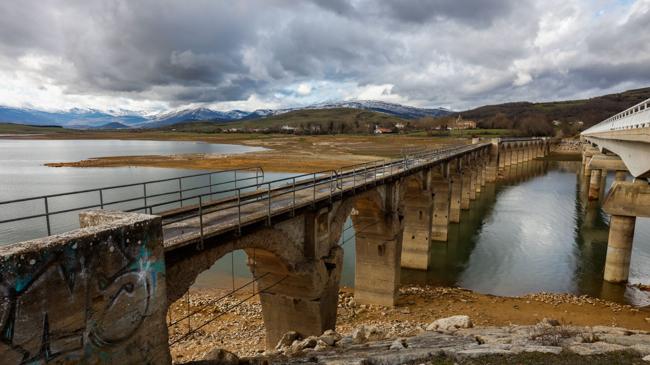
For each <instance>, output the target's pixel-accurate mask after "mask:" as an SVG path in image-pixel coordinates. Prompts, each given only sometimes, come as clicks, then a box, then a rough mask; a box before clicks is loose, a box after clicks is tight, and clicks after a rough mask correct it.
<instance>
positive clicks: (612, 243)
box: [595, 170, 650, 283]
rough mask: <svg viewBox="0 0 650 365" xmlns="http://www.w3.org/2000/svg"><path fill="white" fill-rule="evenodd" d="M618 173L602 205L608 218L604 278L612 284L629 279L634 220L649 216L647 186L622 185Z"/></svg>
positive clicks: (634, 183)
mask: <svg viewBox="0 0 650 365" xmlns="http://www.w3.org/2000/svg"><path fill="white" fill-rule="evenodd" d="M595 171H598V170H595ZM619 172H620V171H617V173H616V181H615V182H614V184H613V185H612V187H611V189H610V191H609V193H608V194H607V197H606V198H605V202H604V203H603V210H604V211H605V212H606V213H608V214H610V215H611V220H610V223H609V238H608V241H607V257H606V259H605V274H604V278H605V280H606V281H609V282H614V283H619V282H626V281H627V279H628V276H629V272H630V261H631V258H632V245H633V241H634V228H635V225H636V217H648V216H650V185H649V184H648V183H647V182H645V181H642V180H637V181H636V182H625V181H623V179H624V178H625V174H624V173H622V172H620V173H619Z"/></svg>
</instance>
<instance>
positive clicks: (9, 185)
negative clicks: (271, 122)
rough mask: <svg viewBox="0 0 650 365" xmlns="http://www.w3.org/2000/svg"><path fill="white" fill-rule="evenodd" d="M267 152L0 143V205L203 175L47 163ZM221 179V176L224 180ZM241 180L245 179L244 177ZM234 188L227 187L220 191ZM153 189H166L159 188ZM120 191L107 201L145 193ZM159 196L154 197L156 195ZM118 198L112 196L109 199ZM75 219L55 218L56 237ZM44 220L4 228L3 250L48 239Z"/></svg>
mask: <svg viewBox="0 0 650 365" xmlns="http://www.w3.org/2000/svg"><path fill="white" fill-rule="evenodd" d="M259 150H263V148H259V147H247V146H239V145H227V144H210V143H203V142H175V141H141V140H11V139H0V202H2V201H8V200H16V199H21V198H28V197H36V196H42V195H48V194H58V193H66V192H71V191H78V190H84V189H94V188H100V187H106V186H115V185H123V184H131V183H138V182H143V181H151V180H158V179H167V178H173V177H179V176H186V175H192V174H197V173H201V172H202V171H196V170H183V169H170V168H155V167H119V168H69V167H57V168H54V167H47V166H44V164H45V163H48V162H70V161H78V160H83V159H88V158H93V157H105V156H135V155H171V154H182V153H205V154H234V153H245V152H252V151H259ZM222 175H223V176H222ZM222 175H219V174H217V175H214V176H213V178H214V181H213V183H217V182H218V180H219V179H223V180H232V176H231V175H227V174H222ZM285 176H287V174H277V173H276V174H274V173H268V174H266V176H265V177H266V179H267V180H269V179H275V178H279V177H285ZM239 177H242V176H241V174H240V176H239ZM203 180H206V177H203V178H195V179H186V180H184V181H183V183H184V184H186V185H185V186H186V187H190V186H192V185H197V184H206V183H207V182H205V181H203ZM227 187H230V186H229V185H224V186H221V188H224V189H225V188H227ZM150 188H151V189H155V188H158V189H164V188H167V186H164V184H160V185H159V186H152V187H150ZM134 190H136V188H134V189H122V190H116V191H113V192H108V193H106V196H105V197H104V198H105V199H106V200H107V201H109V200H111V199H112V200H113V201H116V200H119V199H120V198H125V197H129V196H133V195H134V194H137V193H141V188H137V191H134ZM154 192H155V191H150V193H154ZM111 193H112V194H113V195H114V196H110V194H111ZM96 201H97V194H96V193H89V194H81V195H77V196H69V197H58V198H54V199H51V200H50V201H49V204H50V206H49V209H50V210H51V211H55V210H62V209H66V208H68V207H79V206H83V203H86V204H95V203H96ZM110 208H111V209H128V208H129V206H128V205H124V204H122V205H119V204H118V205H114V206H111V207H110ZM42 212H43V202H42V201H34V202H25V203H17V204H11V205H4V206H0V220H3V219H9V218H12V217H17V216H25V215H31V214H40V213H42ZM77 221H78V219H77V213H76V212H71V213H66V214H61V215H57V216H55V217H53V219H52V222H51V223H52V230H53V232H54V233H57V232H63V231H67V230H70V229H74V228H76V227H77V226H78V223H77ZM46 233H47V232H46V226H45V222H44V219H43V218H37V219H32V220H29V221H23V222H14V223H5V224H0V245H1V244H8V243H13V242H18V241H21V240H26V239H31V238H37V237H41V236H45V235H46Z"/></svg>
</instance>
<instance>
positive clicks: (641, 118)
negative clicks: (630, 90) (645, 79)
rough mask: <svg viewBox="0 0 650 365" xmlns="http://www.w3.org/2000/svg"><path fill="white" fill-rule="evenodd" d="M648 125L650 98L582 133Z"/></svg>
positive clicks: (649, 119) (649, 122)
mask: <svg viewBox="0 0 650 365" xmlns="http://www.w3.org/2000/svg"><path fill="white" fill-rule="evenodd" d="M648 127H650V99H647V100H645V101H642V102H640V103H638V104H636V105H634V106H633V107H631V108H628V109H625V110H624V111H622V112H620V113H618V114H616V115H613V116H611V117H609V118H607V119H605V120H604V121H602V122H600V123H598V124H596V125H594V126H593V127H591V128H588V129H586V130H585V131H583V132H582V133H581V134H582V135H590V134H594V133H603V132H612V131H621V130H626V129H637V128H648Z"/></svg>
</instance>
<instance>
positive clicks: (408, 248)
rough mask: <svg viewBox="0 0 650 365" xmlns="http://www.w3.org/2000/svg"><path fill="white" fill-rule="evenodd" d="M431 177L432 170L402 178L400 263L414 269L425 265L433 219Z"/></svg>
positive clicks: (426, 266)
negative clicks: (402, 211) (402, 210)
mask: <svg viewBox="0 0 650 365" xmlns="http://www.w3.org/2000/svg"><path fill="white" fill-rule="evenodd" d="M431 180H432V170H429V171H426V172H424V171H421V172H419V173H418V174H416V175H413V176H410V177H408V178H406V193H405V195H404V234H403V236H402V258H401V267H405V268H409V269H417V270H426V269H428V268H429V257H430V256H429V252H430V249H431V225H432V222H433V220H434V218H433V214H434V208H433V206H434V196H433V194H434V193H433V191H432V184H431Z"/></svg>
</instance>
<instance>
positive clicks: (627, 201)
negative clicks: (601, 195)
mask: <svg viewBox="0 0 650 365" xmlns="http://www.w3.org/2000/svg"><path fill="white" fill-rule="evenodd" d="M603 210H604V211H605V212H606V213H607V214H611V215H624V216H629V217H650V185H649V184H648V183H646V182H645V181H641V180H637V182H623V181H616V182H614V184H612V187H611V188H610V189H609V192H608V193H607V196H606V197H605V201H604V202H603Z"/></svg>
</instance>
